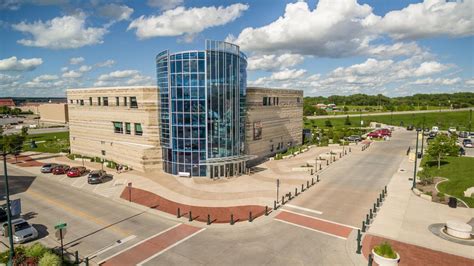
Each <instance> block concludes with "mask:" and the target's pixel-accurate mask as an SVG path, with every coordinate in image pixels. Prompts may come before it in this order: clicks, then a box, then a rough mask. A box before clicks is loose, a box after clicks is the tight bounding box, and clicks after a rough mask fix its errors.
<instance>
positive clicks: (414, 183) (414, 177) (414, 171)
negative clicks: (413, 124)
mask: <svg viewBox="0 0 474 266" xmlns="http://www.w3.org/2000/svg"><path fill="white" fill-rule="evenodd" d="M419 135H420V128H417V129H416V148H415V167H414V170H413V185H412V186H411V189H414V188H415V186H416V166H417V163H418V136H419Z"/></svg>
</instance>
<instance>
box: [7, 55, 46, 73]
mask: <svg viewBox="0 0 474 266" xmlns="http://www.w3.org/2000/svg"><path fill="white" fill-rule="evenodd" d="M41 64H43V59H41V58H29V59H20V60H18V58H16V56H12V57H10V58H5V59H1V60H0V71H31V70H34V69H36V68H37V67H38V66H39V65H41Z"/></svg>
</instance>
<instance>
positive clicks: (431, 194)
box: [425, 191, 433, 196]
mask: <svg viewBox="0 0 474 266" xmlns="http://www.w3.org/2000/svg"><path fill="white" fill-rule="evenodd" d="M425 194H426V195H428V196H433V192H432V191H426V192H425Z"/></svg>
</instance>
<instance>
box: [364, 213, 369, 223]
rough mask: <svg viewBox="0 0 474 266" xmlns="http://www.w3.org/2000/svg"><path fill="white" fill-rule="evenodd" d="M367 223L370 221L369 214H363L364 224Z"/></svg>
mask: <svg viewBox="0 0 474 266" xmlns="http://www.w3.org/2000/svg"><path fill="white" fill-rule="evenodd" d="M369 223H370V220H369V215H368V214H366V215H365V224H366V225H369Z"/></svg>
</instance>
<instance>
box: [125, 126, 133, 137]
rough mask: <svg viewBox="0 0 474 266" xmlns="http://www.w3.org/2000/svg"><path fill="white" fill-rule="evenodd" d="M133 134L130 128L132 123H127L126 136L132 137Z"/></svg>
mask: <svg viewBox="0 0 474 266" xmlns="http://www.w3.org/2000/svg"><path fill="white" fill-rule="evenodd" d="M131 132H132V129H131V127H130V123H125V134H128V135H130V134H131Z"/></svg>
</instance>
